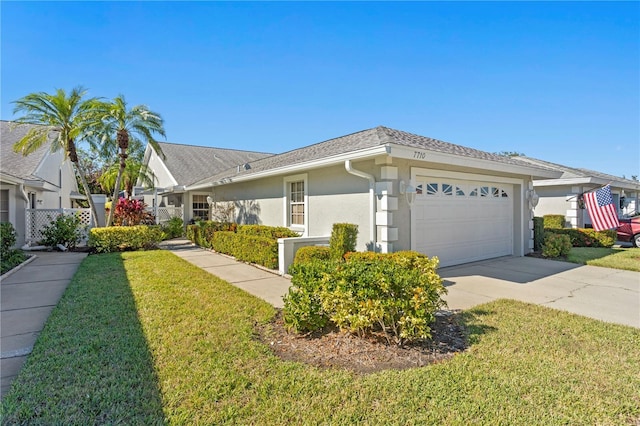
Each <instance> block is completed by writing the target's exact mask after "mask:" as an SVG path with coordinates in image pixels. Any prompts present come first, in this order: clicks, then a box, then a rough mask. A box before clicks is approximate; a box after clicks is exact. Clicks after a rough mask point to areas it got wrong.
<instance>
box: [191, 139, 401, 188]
mask: <svg viewBox="0 0 640 426" xmlns="http://www.w3.org/2000/svg"><path fill="white" fill-rule="evenodd" d="M388 154H389V149H388V146H386V145H379V146H376V147H374V148H367V149H363V150H360V151H351V152H348V153H344V154H339V155H334V156H331V157H326V158H321V159H318V160H312V161H305V162H303V163H298V164H294V165H290V166H284V167H277V168H274V169H269V170H265V171H263V172H256V173H250V174H243V175H238V176H229V177H227V178H224V179H221V180H217V181H209V182H203V181H200V183H195V184H194V185H190V186H187V188H186V190H187V191H194V190H201V189H206V188H210V187H211V186H221V185H228V184H231V183H239V182H247V181H251V180H255V179H261V178H265V177H271V176H278V175H284V174H291V173H299V172H301V171H305V170H311V169H317V168H321V167H327V166H333V165H336V164H343V163H344V161H345V160H356V161H357V160H367V159H371V158H375V157H379V156H381V155H388Z"/></svg>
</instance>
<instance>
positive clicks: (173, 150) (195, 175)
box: [158, 142, 273, 185]
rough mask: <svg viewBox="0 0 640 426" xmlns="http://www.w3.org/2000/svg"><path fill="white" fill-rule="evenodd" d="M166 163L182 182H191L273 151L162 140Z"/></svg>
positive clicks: (182, 183)
mask: <svg viewBox="0 0 640 426" xmlns="http://www.w3.org/2000/svg"><path fill="white" fill-rule="evenodd" d="M158 144H159V145H160V148H161V149H162V152H163V153H164V155H165V157H166V158H165V160H164V164H165V165H166V166H167V168H168V169H169V172H171V174H172V175H173V177H174V178H175V180H176V181H177V182H178V184H179V185H191V184H192V183H194V182H197V181H199V180H201V179H204V178H206V177H207V176H211V175H212V174H217V173H220V172H221V171H223V170H226V169H228V168H229V167H231V166H233V167H236V166H238V165H241V164H245V163H248V162H253V161H256V160H259V159H261V158H265V157H269V156H271V155H273V154H269V153H265V152H255V151H243V150H237V149H226V148H211V147H205V146H195V145H182V144H175V143H169V142H159V143H158Z"/></svg>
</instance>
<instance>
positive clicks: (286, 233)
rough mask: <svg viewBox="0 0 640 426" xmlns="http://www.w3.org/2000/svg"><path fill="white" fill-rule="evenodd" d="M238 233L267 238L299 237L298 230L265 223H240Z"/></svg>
mask: <svg viewBox="0 0 640 426" xmlns="http://www.w3.org/2000/svg"><path fill="white" fill-rule="evenodd" d="M237 232H238V234H242V235H253V236H256V237H265V238H275V239H278V238H291V237H299V236H300V234H299V233H298V232H295V231H292V230H291V229H289V228H285V227H284V226H265V225H240V226H238V230H237Z"/></svg>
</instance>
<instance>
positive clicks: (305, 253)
mask: <svg viewBox="0 0 640 426" xmlns="http://www.w3.org/2000/svg"><path fill="white" fill-rule="evenodd" d="M329 259H331V250H330V249H329V247H324V246H306V247H300V248H299V249H298V250H296V255H295V257H294V259H293V263H302V262H312V261H314V260H324V261H326V260H329Z"/></svg>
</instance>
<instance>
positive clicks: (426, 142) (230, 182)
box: [167, 127, 561, 272]
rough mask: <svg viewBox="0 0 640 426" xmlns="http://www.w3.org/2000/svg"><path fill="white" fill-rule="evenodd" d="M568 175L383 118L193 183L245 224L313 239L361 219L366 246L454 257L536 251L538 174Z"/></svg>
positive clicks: (196, 191) (194, 192)
mask: <svg viewBox="0 0 640 426" xmlns="http://www.w3.org/2000/svg"><path fill="white" fill-rule="evenodd" d="M167 154H168V153H167ZM167 157H169V155H167ZM236 163H238V162H236ZM212 170H213V169H212ZM560 175H561V173H560V172H558V171H555V170H553V169H549V168H545V167H540V166H537V165H533V164H530V163H527V162H524V161H521V160H518V159H516V158H510V157H505V156H500V155H495V154H490V153H487V152H483V151H478V150H475V149H471V148H467V147H463V146H460V145H454V144H450V143H447V142H442V141H439V140H435V139H431V138H427V137H424V136H419V135H415V134H411V133H407V132H403V131H399V130H394V129H390V128H387V127H376V128H373V129H369V130H364V131H361V132H357V133H353V134H350V135H346V136H342V137H338V138H335V139H331V140H328V141H325V142H321V143H318V144H315V145H310V146H307V147H304V148H300V149H296V150H293V151H289V152H286V153H283V154H279V155H274V156H270V157H266V158H263V159H257V160H255V161H248V164H245V165H244V166H241V167H235V166H234V167H232V168H228V169H227V170H225V171H222V172H219V173H212V174H211V176H209V177H206V178H204V179H201V180H200V181H199V182H195V183H192V184H187V185H186V188H185V191H186V194H189V196H190V197H192V198H193V197H195V196H201V197H205V198H206V196H210V197H211V199H212V200H213V202H214V208H216V207H217V205H219V204H222V205H225V203H226V204H232V205H233V206H234V207H235V219H236V221H237V222H239V223H260V224H265V225H273V226H286V227H289V228H291V229H294V230H297V231H299V232H300V233H301V235H302V236H303V237H307V238H309V239H312V238H313V237H323V238H325V237H328V236H329V235H330V234H331V230H332V226H333V224H334V223H340V222H347V223H354V224H357V225H358V227H359V235H358V242H357V249H358V250H376V251H381V252H394V251H399V250H409V249H413V250H417V251H419V252H422V253H425V254H427V255H429V256H438V257H439V259H440V265H441V266H448V265H454V264H461V263H466V262H471V261H476V260H481V259H488V258H494V257H499V256H508V255H515V256H523V255H525V254H527V253H529V252H531V251H532V247H533V240H532V237H533V232H532V228H533V221H532V218H533V211H532V209H531V206H530V204H529V201H528V200H529V197H530V196H531V193H532V189H533V186H532V185H533V182H532V178H537V179H540V178H543V179H551V178H558V177H560ZM189 215H190V216H194V215H198V216H199V215H200V212H199V211H197V210H196V209H195V208H194V209H192V210H191V211H190V212H187V216H189ZM188 218H189V217H187V219H188ZM291 255H292V253H289V255H288V256H289V257H291ZM285 267H286V264H285ZM280 269H281V272H283V266H282V259H281V268H280ZM285 270H286V269H285Z"/></svg>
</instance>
